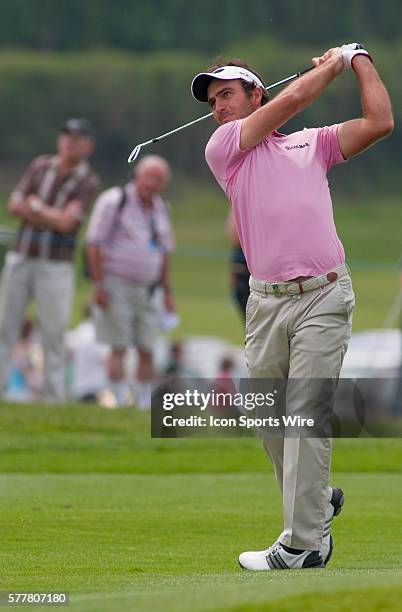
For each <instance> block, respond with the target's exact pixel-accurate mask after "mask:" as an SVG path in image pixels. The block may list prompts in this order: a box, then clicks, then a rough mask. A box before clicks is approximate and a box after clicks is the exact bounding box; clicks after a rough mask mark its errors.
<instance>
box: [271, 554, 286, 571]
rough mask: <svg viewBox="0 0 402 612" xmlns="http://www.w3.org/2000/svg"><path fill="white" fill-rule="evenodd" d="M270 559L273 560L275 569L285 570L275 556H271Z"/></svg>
mask: <svg viewBox="0 0 402 612" xmlns="http://www.w3.org/2000/svg"><path fill="white" fill-rule="evenodd" d="M269 558H270V559H271V561H272V564H273V566H274V567H273V569H283V568H282V566H281V564H280V563H279V561H278V559H277V558H276V556H275V555H273V554H270V555H269Z"/></svg>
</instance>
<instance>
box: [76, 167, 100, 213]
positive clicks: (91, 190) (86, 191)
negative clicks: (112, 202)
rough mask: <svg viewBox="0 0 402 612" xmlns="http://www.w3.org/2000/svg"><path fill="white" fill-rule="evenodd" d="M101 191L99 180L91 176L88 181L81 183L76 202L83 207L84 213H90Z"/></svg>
mask: <svg viewBox="0 0 402 612" xmlns="http://www.w3.org/2000/svg"><path fill="white" fill-rule="evenodd" d="M98 189H99V179H98V177H97V176H96V175H94V174H91V175H90V176H89V177H88V178H87V179H86V180H84V181H81V183H80V184H79V185H78V187H77V191H76V194H75V196H74V200H77V201H78V202H79V203H80V204H81V207H82V211H83V212H85V213H88V212H89V211H90V209H91V205H92V203H93V201H94V199H95V196H96V192H97V191H98Z"/></svg>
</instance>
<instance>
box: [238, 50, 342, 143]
mask: <svg viewBox="0 0 402 612" xmlns="http://www.w3.org/2000/svg"><path fill="white" fill-rule="evenodd" d="M341 69H342V59H341V55H340V51H339V52H338V54H337V55H334V56H333V57H330V58H328V59H327V60H326V61H325V63H323V64H321V65H319V66H317V67H316V68H315V69H314V70H312V71H311V72H308V73H307V74H305V75H303V76H302V77H300V79H298V80H297V81H295V82H294V83H292V84H291V85H289V86H288V87H286V89H284V90H283V91H282V92H281V93H280V94H279V95H278V96H276V98H274V99H273V100H272V102H268V103H267V104H266V105H265V106H262V107H261V108H259V109H258V110H256V111H255V112H254V113H252V114H251V115H249V116H248V117H246V118H245V119H244V121H243V124H242V130H241V136H240V146H241V148H242V149H246V148H248V147H253V146H256V145H257V144H258V143H260V142H261V141H262V140H263V139H264V138H265V137H266V136H267V135H268V134H270V133H271V132H273V131H274V130H276V129H278V128H279V127H281V126H282V125H283V124H284V123H286V122H287V121H289V119H291V118H292V117H294V116H295V115H297V113H299V112H300V111H301V110H303V109H304V108H306V107H307V106H309V105H310V104H311V103H312V102H314V100H316V99H317V98H318V97H319V96H320V94H321V93H322V92H323V91H324V89H325V88H326V87H327V86H328V85H329V83H330V82H331V81H332V80H333V79H334V78H335V76H336V75H337V74H338V73H339V72H340V70H341Z"/></svg>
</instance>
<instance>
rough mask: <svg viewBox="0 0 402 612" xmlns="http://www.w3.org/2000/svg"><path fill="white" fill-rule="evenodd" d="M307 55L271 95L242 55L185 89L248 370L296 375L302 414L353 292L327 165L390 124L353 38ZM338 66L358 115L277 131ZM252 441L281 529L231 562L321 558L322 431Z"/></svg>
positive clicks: (326, 443)
mask: <svg viewBox="0 0 402 612" xmlns="http://www.w3.org/2000/svg"><path fill="white" fill-rule="evenodd" d="M313 64H314V66H315V67H314V69H313V70H311V71H310V72H308V73H307V74H305V75H304V76H302V77H301V78H300V79H298V80H297V81H294V82H293V83H292V84H291V85H289V86H288V87H286V88H285V89H284V90H283V91H282V92H281V93H280V94H279V95H278V96H276V98H274V99H273V100H272V101H268V99H267V95H266V91H265V87H264V84H263V82H262V80H261V78H260V77H259V75H258V74H257V73H255V72H254V71H253V70H251V69H249V68H248V66H247V64H245V63H244V62H230V63H229V64H227V65H226V66H215V67H214V68H213V69H212V70H211V71H210V72H206V73H201V74H198V75H197V76H196V77H195V78H194V80H193V83H192V93H193V95H194V97H195V98H196V99H198V100H200V101H202V102H208V104H209V105H210V107H211V109H212V112H213V116H214V119H215V120H216V122H217V123H218V124H219V126H220V127H218V129H217V130H216V131H215V133H214V134H213V135H212V137H211V139H210V140H209V142H208V144H207V148H206V159H207V162H208V164H209V166H210V168H211V170H212V172H213V174H214V175H215V178H216V179H217V181H218V183H219V185H220V186H221V187H222V189H223V190H224V191H225V193H226V195H227V197H228V199H229V200H230V202H231V205H232V209H233V213H234V217H235V220H236V226H237V231H238V235H239V239H240V244H241V246H242V249H243V251H244V254H245V257H246V261H247V265H248V268H249V270H250V273H251V278H250V289H251V294H250V297H249V300H248V303H247V308H246V361H247V365H248V370H249V375H250V377H251V378H264V379H278V378H289V379H291V378H294V379H301V383H303V381H307V383H306V384H305V385H304V386H302V384H301V388H302V389H303V390H304V391H305V393H304V392H303V393H300V392H299V393H291V392H290V390H289V387H288V393H287V395H286V414H287V415H300V414H302V415H303V409H304V408H305V405H306V404H308V402H307V393H308V392H309V391H310V390H311V387H312V385H311V384H310V385H309V384H308V381H309V380H310V383H311V379H315V378H318V379H322V378H323V379H335V381H336V379H337V378H338V377H339V372H340V368H341V365H342V360H343V357H344V355H345V352H346V349H347V346H348V341H349V338H350V333H351V324H352V312H353V307H354V294H353V289H352V284H351V279H350V274H349V270H348V268H347V266H346V264H345V254H344V250H343V247H342V244H341V242H340V240H339V238H338V235H337V233H336V228H335V224H334V219H333V214H332V202H331V196H330V192H329V187H328V182H327V177H326V175H327V172H328V171H329V170H330V168H331V167H332V166H333V165H335V164H339V163H341V162H343V161H345V160H346V159H348V158H350V157H353V156H354V155H357V154H358V153H360V152H362V151H363V150H364V149H366V148H367V147H369V146H370V145H372V144H374V143H375V142H376V141H377V140H379V139H381V138H383V137H384V136H386V135H387V134H389V133H390V131H391V130H392V128H393V116H392V109H391V103H390V100H389V97H388V94H387V91H386V89H385V87H384V85H383V83H382V81H381V79H380V77H379V75H378V73H377V70H376V69H375V67H374V65H373V63H372V60H371V58H370V56H369V55H368V53H367V52H366V51H365V50H364V49H363V48H362V47H361V46H360V45H357V44H356V43H352V44H350V45H343V46H342V47H340V48H339V47H337V48H333V49H329V50H328V51H327V52H326V53H324V54H323V55H322V56H321V57H318V58H313ZM345 68H353V71H354V73H355V75H356V77H357V81H358V84H359V88H360V95H361V103H362V116H361V118H358V119H353V120H351V121H346V122H344V123H340V124H338V125H331V126H329V127H321V128H313V129H304V130H302V131H300V132H296V133H293V134H289V135H285V134H282V133H279V132H278V131H277V130H278V129H279V128H280V127H281V126H282V125H283V124H284V123H286V121H288V120H289V119H291V118H292V117H293V116H294V115H296V114H297V113H299V112H300V111H302V110H303V109H304V108H306V107H307V106H309V105H310V104H312V103H313V102H314V101H315V100H316V99H317V98H319V96H320V95H321V93H322V92H323V91H324V90H325V89H326V87H327V86H328V85H329V84H330V82H331V81H332V80H333V79H334V78H336V77H337V76H338V75H340V74H341V73H342V72H343V70H344V69H345ZM292 388H294V387H293V386H292ZM262 435H263V434H262ZM263 444H264V446H265V449H266V451H267V453H268V454H269V456H270V458H271V460H272V461H273V464H274V468H275V474H276V477H277V480H278V483H279V486H280V489H281V493H282V497H283V512H284V530H283V531H282V533H281V534H280V536H279V537H278V538H277V540H276V541H275V543H274V545H273V546H271V547H269V548H268V549H265V550H262V551H255V552H253V551H251V552H245V553H242V554H241V555H240V557H239V563H240V565H241V566H242V567H243V568H245V569H249V570H273V569H301V568H307V567H324V565H326V563H327V562H328V561H329V559H330V557H331V554H332V547H333V544H332V536H331V534H330V530H331V523H332V519H333V517H334V516H335V515H336V514H339V512H340V510H341V508H342V505H343V499H344V497H343V492H342V490H341V489H338V488H331V487H330V485H329V473H330V460H331V449H332V439H331V438H328V437H321V438H318V437H297V438H294V437H293V438H290V437H288V438H286V437H284V436H277V437H273V436H272V434H271V435H270V434H269V432H268V435H265V436H264V435H263Z"/></svg>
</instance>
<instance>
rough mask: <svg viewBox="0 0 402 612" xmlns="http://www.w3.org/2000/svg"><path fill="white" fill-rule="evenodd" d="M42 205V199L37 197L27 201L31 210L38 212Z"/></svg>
mask: <svg viewBox="0 0 402 612" xmlns="http://www.w3.org/2000/svg"><path fill="white" fill-rule="evenodd" d="M43 206H44V203H43V200H41V199H40V198H38V197H34V198H32V199H31V200H30V202H29V207H30V209H31V210H32V212H40V211H41V210H42V208H43Z"/></svg>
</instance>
